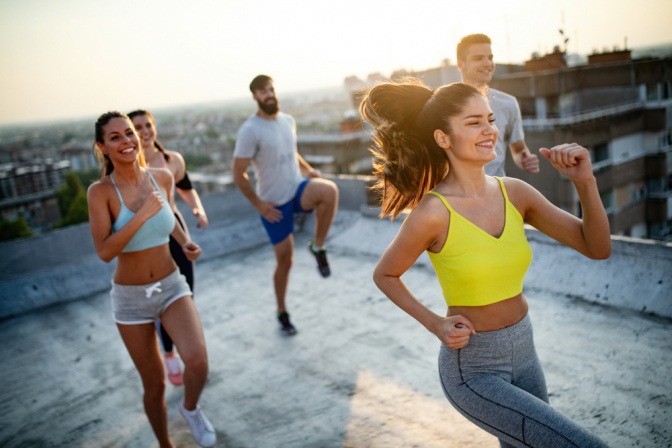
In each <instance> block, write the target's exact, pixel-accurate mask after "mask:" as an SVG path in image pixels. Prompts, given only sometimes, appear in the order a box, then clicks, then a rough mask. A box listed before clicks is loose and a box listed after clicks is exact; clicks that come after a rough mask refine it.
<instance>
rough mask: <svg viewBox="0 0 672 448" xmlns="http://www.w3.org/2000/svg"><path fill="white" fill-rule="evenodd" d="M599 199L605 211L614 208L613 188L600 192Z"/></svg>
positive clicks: (610, 210)
mask: <svg viewBox="0 0 672 448" xmlns="http://www.w3.org/2000/svg"><path fill="white" fill-rule="evenodd" d="M600 199H602V205H604V209H605V210H606V211H607V213H609V212H612V211H613V210H614V190H609V191H603V192H600Z"/></svg>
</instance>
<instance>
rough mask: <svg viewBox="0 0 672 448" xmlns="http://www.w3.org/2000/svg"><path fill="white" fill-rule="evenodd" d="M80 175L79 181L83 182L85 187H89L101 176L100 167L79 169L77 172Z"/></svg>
mask: <svg viewBox="0 0 672 448" xmlns="http://www.w3.org/2000/svg"><path fill="white" fill-rule="evenodd" d="M75 174H76V175H77V177H79V182H80V183H81V184H82V186H83V187H84V189H87V188H89V185H91V184H92V183H94V182H95V181H97V180H98V179H99V178H100V168H91V169H90V170H86V171H77V172H76V173H75Z"/></svg>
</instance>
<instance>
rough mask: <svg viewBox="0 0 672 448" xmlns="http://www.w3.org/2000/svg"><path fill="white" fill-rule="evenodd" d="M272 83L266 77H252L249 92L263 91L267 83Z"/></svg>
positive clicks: (269, 78) (271, 79) (270, 79)
mask: <svg viewBox="0 0 672 448" xmlns="http://www.w3.org/2000/svg"><path fill="white" fill-rule="evenodd" d="M269 81H270V82H273V78H271V77H270V76H268V75H257V76H255V77H254V79H253V80H252V82H251V83H250V92H252V93H254V91H255V90H259V89H263V88H264V87H266V84H268V82H269Z"/></svg>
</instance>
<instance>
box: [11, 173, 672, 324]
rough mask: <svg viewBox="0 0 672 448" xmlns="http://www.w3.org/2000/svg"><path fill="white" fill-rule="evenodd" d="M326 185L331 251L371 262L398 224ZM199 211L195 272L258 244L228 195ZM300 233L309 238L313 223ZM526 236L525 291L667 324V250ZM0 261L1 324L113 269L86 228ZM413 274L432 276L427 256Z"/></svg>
mask: <svg viewBox="0 0 672 448" xmlns="http://www.w3.org/2000/svg"><path fill="white" fill-rule="evenodd" d="M333 180H334V181H335V182H336V183H337V184H338V186H339V189H340V201H339V213H338V215H337V217H336V221H335V222H334V226H333V229H332V232H331V233H330V237H329V245H330V248H331V250H333V251H337V252H339V253H341V254H344V255H348V254H351V255H352V254H366V255H370V256H373V257H379V256H380V255H381V254H382V253H383V251H384V250H385V248H386V247H387V245H388V244H389V243H390V241H392V239H393V238H394V236H395V235H396V233H397V231H398V229H399V226H400V225H401V221H400V220H397V221H389V220H380V219H377V218H376V215H377V213H378V210H377V209H376V208H375V207H371V206H369V205H368V195H367V190H366V187H367V185H369V184H370V180H371V179H370V178H369V177H363V176H339V177H335V178H333ZM203 203H204V206H205V208H206V210H207V212H208V218H209V220H210V225H209V227H208V228H207V229H205V230H201V229H196V228H195V220H193V219H190V218H191V217H190V216H189V213H188V210H186V209H184V204H183V203H182V204H181V208H182V211H183V214H184V215H185V217H186V218H187V221H188V222H187V224H188V227H189V231H190V232H191V235H192V238H193V239H194V241H196V242H198V243H199V245H200V246H201V247H202V248H203V255H202V256H201V258H200V259H199V262H204V261H207V260H211V259H214V258H217V257H221V256H224V255H226V254H229V253H232V252H235V251H240V250H245V249H250V248H254V247H256V246H258V245H262V244H266V241H267V240H266V235H265V233H264V231H263V229H262V226H261V225H260V224H259V218H258V216H257V214H256V211H255V210H254V208H253V207H252V206H251V205H250V204H249V203H248V202H247V200H246V199H245V198H244V197H243V196H242V194H240V192H239V191H238V190H237V189H235V188H231V189H228V190H227V191H224V192H220V193H213V194H210V195H208V196H206V197H204V198H203ZM304 225H305V227H306V230H308V229H311V228H312V225H313V222H312V215H309V218H308V219H307V220H306V222H305V224H304ZM527 235H528V239H529V241H530V244H531V245H532V249H533V251H534V260H533V263H532V267H531V268H530V271H529V272H528V275H527V278H526V288H531V289H540V290H544V291H549V292H553V293H557V294H561V295H565V296H569V297H576V298H580V299H582V300H587V301H590V302H595V303H600V304H604V305H609V306H616V307H621V308H627V309H631V310H635V311H640V312H646V313H651V314H654V315H658V316H662V317H668V318H672V280H671V279H672V245H670V244H665V243H657V242H653V241H650V240H640V239H634V238H624V237H613V238H612V245H613V250H612V256H611V258H610V259H609V260H605V261H593V260H589V259H587V258H585V257H583V256H582V255H580V254H578V253H576V252H575V251H573V250H571V249H568V248H566V247H565V246H563V245H561V244H559V243H557V242H556V241H554V240H552V239H550V238H548V237H546V236H545V235H543V234H541V233H540V232H538V231H536V230H534V229H528V230H527ZM0 252H1V253H2V257H0V319H7V318H9V317H11V316H14V315H18V314H22V313H26V312H29V311H32V310H35V309H39V308H43V307H46V306H50V305H54V304H57V303H62V302H67V301H71V300H77V299H81V298H84V297H87V296H90V295H91V294H95V293H98V292H100V291H103V290H106V289H108V288H109V287H110V278H111V276H112V272H113V270H114V267H115V262H112V263H109V264H106V263H104V262H103V261H101V260H100V259H99V258H98V257H97V255H96V253H95V250H94V248H93V243H92V241H91V234H90V231H89V225H88V223H87V224H81V225H78V226H72V227H68V228H65V229H60V230H56V231H53V232H50V233H48V234H45V235H40V236H36V237H33V238H27V239H22V240H16V241H9V242H5V243H2V244H0ZM418 264H420V265H424V266H426V267H427V268H429V269H431V264H430V262H429V257H427V255H426V254H423V255H422V256H421V257H420V259H419V260H418Z"/></svg>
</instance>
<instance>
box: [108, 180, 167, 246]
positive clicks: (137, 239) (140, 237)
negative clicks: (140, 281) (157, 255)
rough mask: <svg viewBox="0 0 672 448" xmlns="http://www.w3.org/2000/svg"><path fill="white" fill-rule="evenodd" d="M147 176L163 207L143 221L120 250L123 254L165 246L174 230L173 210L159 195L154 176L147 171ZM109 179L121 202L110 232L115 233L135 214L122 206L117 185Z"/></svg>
mask: <svg viewBox="0 0 672 448" xmlns="http://www.w3.org/2000/svg"><path fill="white" fill-rule="evenodd" d="M147 174H149V178H150V179H151V180H152V183H153V184H154V188H156V191H158V192H159V194H160V195H161V198H163V207H161V210H159V211H158V213H157V214H156V215H154V216H152V217H151V218H149V219H148V220H147V221H145V223H144V224H143V225H142V227H140V229H138V231H137V232H135V235H133V238H131V240H130V241H129V242H128V244H126V247H124V249H123V250H122V252H124V253H125V252H137V251H140V250H144V249H149V248H150V247H156V246H160V245H162V244H166V243H168V239H169V236H170V233H171V232H172V231H173V229H174V228H175V215H174V214H173V210H172V209H171V208H170V204H169V203H168V201H167V200H166V198H165V197H164V196H163V193H161V190H160V189H159V186H158V185H156V181H155V180H154V176H152V174H151V173H150V172H149V171H147ZM110 179H111V180H112V185H114V189H115V190H117V196H119V202H121V208H120V209H119V216H117V220H116V221H115V222H114V223H113V224H112V232H117V231H119V229H121V228H122V227H124V226H125V225H126V223H128V221H130V220H131V218H133V216H135V213H133V212H132V211H130V210H129V209H128V207H126V204H124V199H123V198H122V197H121V193H120V192H119V188H117V184H116V182H115V181H114V177H112V175H111V174H110Z"/></svg>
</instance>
